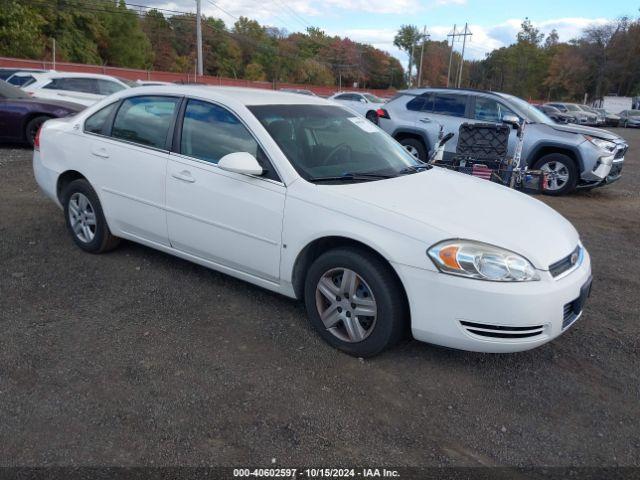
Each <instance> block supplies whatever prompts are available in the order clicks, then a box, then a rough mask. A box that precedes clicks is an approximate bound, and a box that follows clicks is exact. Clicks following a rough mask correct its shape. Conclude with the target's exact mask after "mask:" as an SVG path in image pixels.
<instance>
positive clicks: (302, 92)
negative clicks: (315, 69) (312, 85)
mask: <svg viewBox="0 0 640 480" xmlns="http://www.w3.org/2000/svg"><path fill="white" fill-rule="evenodd" d="M280 91H281V92H289V93H299V94H300V95H309V96H311V97H317V95H316V94H315V93H313V92H312V91H311V90H305V89H303V88H281V89H280Z"/></svg>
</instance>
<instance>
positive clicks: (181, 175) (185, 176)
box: [171, 170, 196, 183]
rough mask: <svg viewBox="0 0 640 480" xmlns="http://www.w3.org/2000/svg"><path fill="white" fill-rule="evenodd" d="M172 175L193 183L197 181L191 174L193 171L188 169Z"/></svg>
mask: <svg viewBox="0 0 640 480" xmlns="http://www.w3.org/2000/svg"><path fill="white" fill-rule="evenodd" d="M171 176H172V177H173V178H176V179H178V180H182V181H183V182H187V183H193V182H195V181H196V179H195V178H193V177H192V176H191V172H189V171H188V170H182V171H181V172H175V173H172V174H171Z"/></svg>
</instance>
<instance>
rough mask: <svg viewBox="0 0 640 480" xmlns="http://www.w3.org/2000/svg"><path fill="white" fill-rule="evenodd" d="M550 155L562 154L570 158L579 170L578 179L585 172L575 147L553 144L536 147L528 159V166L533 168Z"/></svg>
mask: <svg viewBox="0 0 640 480" xmlns="http://www.w3.org/2000/svg"><path fill="white" fill-rule="evenodd" d="M550 153H560V154H563V155H566V156H567V157H569V158H570V159H571V160H573V162H574V163H575V164H576V167H577V169H578V177H580V176H581V175H582V173H583V171H584V163H583V161H582V156H581V155H580V151H579V150H578V149H577V148H576V147H573V146H568V145H562V144H557V143H552V142H542V143H539V144H537V145H536V146H535V148H534V149H533V150H532V151H531V153H530V154H529V156H528V157H527V165H529V166H530V167H531V166H533V165H534V164H535V163H536V162H537V161H538V160H540V159H541V158H542V157H544V156H545V155H549V154H550Z"/></svg>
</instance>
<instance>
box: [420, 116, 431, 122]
mask: <svg viewBox="0 0 640 480" xmlns="http://www.w3.org/2000/svg"><path fill="white" fill-rule="evenodd" d="M420 121H421V122H422V123H431V119H430V118H428V117H424V118H421V119H420Z"/></svg>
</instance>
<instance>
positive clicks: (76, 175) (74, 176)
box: [56, 170, 91, 204]
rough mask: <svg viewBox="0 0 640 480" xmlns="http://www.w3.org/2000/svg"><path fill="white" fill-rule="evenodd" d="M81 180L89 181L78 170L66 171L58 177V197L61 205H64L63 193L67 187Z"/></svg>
mask: <svg viewBox="0 0 640 480" xmlns="http://www.w3.org/2000/svg"><path fill="white" fill-rule="evenodd" d="M80 179H84V180H87V181H89V180H88V179H87V177H85V176H84V175H83V174H81V173H80V172H78V171H77V170H66V171H64V172H62V173H61V174H60V175H59V176H58V180H57V181H56V197H57V198H58V201H59V202H60V204H62V192H63V190H64V189H65V187H66V186H67V185H69V184H70V183H71V182H73V181H74V180H80ZM89 183H91V182H89Z"/></svg>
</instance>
